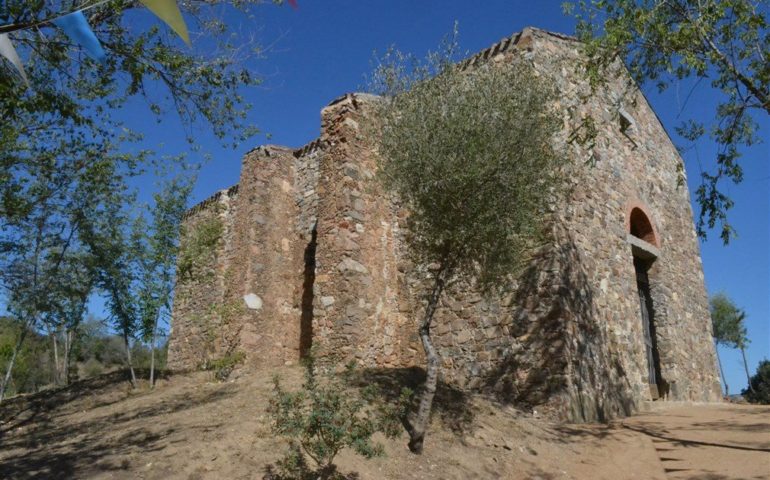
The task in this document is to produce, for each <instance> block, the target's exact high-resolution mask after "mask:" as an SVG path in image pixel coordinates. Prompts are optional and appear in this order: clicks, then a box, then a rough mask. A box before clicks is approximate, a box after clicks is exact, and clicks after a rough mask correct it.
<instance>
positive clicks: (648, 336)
mask: <svg viewBox="0 0 770 480" xmlns="http://www.w3.org/2000/svg"><path fill="white" fill-rule="evenodd" d="M651 263H652V262H651V261H650V260H644V259H642V258H639V257H637V256H634V268H635V270H636V287H637V290H638V292H639V307H640V309H641V313H642V331H643V334H644V348H645V354H646V357H647V376H648V383H649V385H650V394H651V395H652V399H653V400H657V399H658V398H660V396H661V386H663V385H664V381H663V378H662V377H661V375H660V354H659V352H658V342H657V335H656V333H655V309H654V308H653V302H652V296H651V295H650V280H649V276H648V274H647V272H648V270H649V268H650V264H651Z"/></svg>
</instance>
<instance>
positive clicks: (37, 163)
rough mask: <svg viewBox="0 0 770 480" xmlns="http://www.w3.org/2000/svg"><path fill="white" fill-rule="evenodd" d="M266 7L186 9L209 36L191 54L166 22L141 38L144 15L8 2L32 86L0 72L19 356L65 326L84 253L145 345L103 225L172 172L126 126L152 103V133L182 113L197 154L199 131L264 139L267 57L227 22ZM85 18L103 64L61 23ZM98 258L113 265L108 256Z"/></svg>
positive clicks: (9, 266)
mask: <svg viewBox="0 0 770 480" xmlns="http://www.w3.org/2000/svg"><path fill="white" fill-rule="evenodd" d="M86 3H88V2H86ZM226 3H227V4H229V5H230V6H229V7H228V6H227V5H225V4H226ZM261 3H262V2H260V1H259V0H245V1H238V2H221V1H216V0H215V1H208V0H191V1H186V2H181V3H180V5H181V6H182V9H183V11H184V13H185V18H186V20H187V21H188V23H189V24H190V26H191V27H193V29H194V31H193V35H194V36H195V34H196V33H201V34H203V35H204V36H205V41H202V42H197V43H196V47H195V49H192V50H191V49H189V48H188V47H186V46H184V44H183V43H182V42H181V41H180V40H179V39H178V38H177V37H176V36H175V35H169V34H168V32H167V28H166V27H165V26H163V25H162V23H161V22H160V20H157V19H156V20H153V21H152V22H151V23H150V25H149V26H147V28H142V27H141V26H138V25H139V22H136V21H134V18H133V17H131V18H129V17H128V16H127V15H130V14H128V12H129V11H136V10H138V9H139V8H140V7H141V5H140V2H135V1H129V0H114V1H109V2H95V3H94V2H90V3H89V4H88V5H86V4H85V3H83V2H41V1H35V2H30V1H27V0H7V1H3V2H0V18H2V21H1V22H0V23H1V24H0V33H4V34H6V33H7V34H8V35H9V38H10V39H11V41H12V42H13V43H14V44H15V46H16V49H17V50H18V53H19V55H20V57H22V58H23V60H24V66H25V70H26V77H27V79H28V80H29V86H27V85H26V84H25V82H23V81H21V79H20V77H19V75H18V73H17V72H16V71H15V69H14V68H13V67H12V66H10V64H9V63H8V62H6V61H5V60H4V59H3V60H2V61H0V112H1V113H2V118H3V124H2V127H1V128H0V302H2V304H3V307H4V309H5V310H8V311H10V312H11V313H12V315H11V316H12V317H13V318H14V320H15V321H17V322H19V323H20V328H19V331H20V332H21V335H20V337H19V338H18V344H17V345H18V346H17V348H15V349H14V351H16V352H18V351H19V350H20V348H21V347H22V346H23V343H24V340H25V338H26V337H27V332H30V331H33V330H35V329H38V328H43V325H41V323H40V322H41V321H42V318H43V316H44V315H48V317H49V319H52V318H53V313H51V312H52V310H51V309H52V303H53V299H54V298H55V297H56V296H57V295H59V294H58V293H55V292H56V290H57V289H59V288H64V287H66V286H67V280H66V278H65V277H64V276H62V275H60V269H61V267H62V261H63V260H64V259H66V258H70V256H69V254H70V253H71V252H72V251H78V252H82V251H85V252H87V253H88V255H89V256H91V257H92V258H95V259H98V260H100V261H102V265H97V264H96V263H89V268H90V269H92V270H94V271H96V270H99V271H100V272H101V273H100V274H99V275H98V278H97V283H96V284H95V286H97V287H98V288H99V289H100V290H101V291H102V292H110V293H109V294H108V297H109V298H108V304H109V305H111V307H112V310H113V314H114V315H113V317H114V318H116V319H117V318H121V319H122V320H120V321H121V322H123V323H125V326H126V328H125V329H123V330H121V331H123V332H124V333H126V334H127V335H128V334H133V330H132V329H133V327H131V328H128V323H130V322H128V318H129V317H131V316H133V315H134V312H131V311H129V310H128V307H127V306H125V304H126V302H128V300H129V297H128V290H127V287H126V286H125V285H124V284H123V282H124V280H125V279H124V278H122V277H120V276H118V277H116V278H113V279H109V278H108V277H107V276H108V273H107V272H109V274H110V275H111V274H120V272H121V271H122V270H121V268H118V267H119V262H120V259H111V258H110V254H111V253H115V252H110V248H111V247H109V246H108V244H109V243H110V242H109V241H108V240H110V239H111V240H116V238H114V229H113V230H112V231H111V229H112V226H111V225H110V224H109V222H107V223H105V222H99V221H98V219H99V217H100V216H103V215H107V216H110V215H112V216H113V217H115V216H116V215H117V213H115V212H117V211H119V210H120V209H124V208H125V209H127V210H130V209H131V208H132V207H133V205H134V202H135V196H134V195H132V188H131V186H130V185H131V183H130V179H131V178H135V177H136V176H138V175H140V174H143V173H147V172H148V171H149V170H150V168H151V167H153V166H155V165H158V164H162V163H164V162H165V159H158V158H156V157H155V156H154V155H153V152H151V151H148V150H145V149H140V148H134V147H136V143H135V142H137V141H139V140H141V138H142V133H143V132H141V131H132V130H131V129H130V128H129V127H128V126H127V125H126V123H125V122H124V121H123V119H122V118H121V116H120V115H119V114H118V113H117V112H118V111H119V110H120V109H121V108H122V107H124V106H126V105H127V104H129V103H130V102H131V101H132V100H141V101H143V102H145V103H146V104H147V105H148V107H149V108H148V109H147V111H146V112H145V113H146V115H147V120H148V122H149V123H153V122H157V123H160V122H161V121H164V120H165V119H166V118H167V114H169V113H172V114H174V113H175V114H177V115H178V117H179V118H180V119H181V122H182V124H183V127H184V128H185V129H186V131H187V135H186V137H187V139H188V140H189V141H190V142H191V143H192V144H195V140H196V139H195V136H194V135H193V133H192V132H193V130H194V129H200V128H204V129H206V130H207V131H210V132H212V133H213V134H214V135H215V136H217V137H218V138H220V139H223V140H224V139H227V143H228V144H237V143H238V142H240V141H242V140H244V139H246V138H249V137H250V136H252V135H253V134H254V133H255V132H256V130H255V129H254V128H253V126H252V125H250V124H249V123H248V120H247V119H246V112H247V111H248V109H249V107H250V105H248V103H247V102H246V101H245V99H244V97H243V95H242V87H246V86H250V85H254V84H256V83H258V82H259V79H258V78H255V77H254V75H253V74H252V73H251V70H250V68H249V66H248V65H247V61H248V59H250V58H254V56H255V55H256V54H257V53H258V52H257V51H256V50H257V45H256V44H254V42H253V39H252V38H237V33H238V32H235V31H233V29H232V28H231V24H228V23H227V22H225V21H223V19H222V12H223V8H224V9H228V8H234V9H238V10H240V11H241V12H244V13H246V14H251V13H253V12H254V8H255V7H257V6H258V5H259V4H261ZM276 3H280V2H276ZM83 6H88V7H89V9H88V10H87V11H86V12H85V15H86V16H87V17H88V21H89V23H90V25H91V27H92V29H93V30H94V32H95V34H96V36H97V37H98V38H99V40H100V42H101V44H102V45H103V46H104V48H105V50H106V52H107V55H106V58H105V59H104V61H103V62H100V61H96V60H94V59H92V58H90V57H89V56H88V55H85V54H84V53H83V52H82V51H81V49H80V48H78V47H77V46H76V45H73V42H72V41H71V40H70V39H69V38H68V37H67V36H66V35H65V34H64V33H63V32H62V31H61V30H60V29H58V28H56V27H55V26H54V24H53V23H52V22H51V21H50V19H52V18H55V17H57V16H60V15H62V14H65V13H69V12H70V11H74V10H77V9H79V8H80V7H83ZM142 8H143V7H142ZM145 11H146V10H145ZM146 14H147V15H148V18H152V17H151V14H150V13H149V12H148V11H146ZM148 122H145V124H146V123H148ZM128 150H134V151H133V152H132V153H130V154H129V153H126V152H127V151H128ZM89 242H91V243H92V244H90V245H89ZM94 242H96V243H100V244H99V245H97V244H96V243H94ZM113 243H114V242H113ZM113 247H114V245H113ZM100 252H101V253H105V254H106V255H96V254H98V253H100ZM97 284H98V285H97ZM116 321H117V320H116ZM126 341H128V338H127V339H126ZM127 355H130V350H127ZM15 361H16V355H15V354H12V357H11V359H10V360H9V363H8V365H7V369H6V372H5V375H4V376H3V377H2V379H0V402H1V401H2V399H3V397H4V395H5V388H6V385H7V383H8V381H9V380H10V378H11V374H12V370H13V366H14V363H15Z"/></svg>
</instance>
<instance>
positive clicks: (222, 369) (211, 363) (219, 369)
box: [201, 351, 246, 382]
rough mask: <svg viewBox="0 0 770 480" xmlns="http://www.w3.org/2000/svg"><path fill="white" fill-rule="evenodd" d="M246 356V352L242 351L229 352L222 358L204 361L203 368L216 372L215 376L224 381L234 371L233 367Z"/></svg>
mask: <svg viewBox="0 0 770 480" xmlns="http://www.w3.org/2000/svg"><path fill="white" fill-rule="evenodd" d="M245 358H246V354H245V353H243V352H241V351H235V352H229V353H226V354H225V355H223V356H222V357H220V358H217V359H214V360H208V361H206V362H204V363H203V365H201V369H202V370H210V371H212V372H214V378H215V379H217V380H219V381H220V382H224V381H225V380H227V378H228V377H229V376H230V374H231V373H233V369H234V368H235V367H236V366H237V365H238V364H239V363H241V362H243V360H244V359H245Z"/></svg>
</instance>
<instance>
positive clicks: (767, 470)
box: [622, 403, 770, 480]
mask: <svg viewBox="0 0 770 480" xmlns="http://www.w3.org/2000/svg"><path fill="white" fill-rule="evenodd" d="M654 407H655V408H654V410H653V411H652V412H648V413H645V414H641V415H637V416H635V417H632V418H628V419H625V420H624V421H623V422H622V425H623V426H624V427H625V428H626V429H628V430H631V431H633V432H635V433H638V434H641V435H645V436H647V437H648V438H650V440H651V441H652V443H653V445H654V447H655V451H656V453H657V455H658V458H659V460H660V462H661V464H662V465H663V468H664V471H665V472H666V475H667V478H669V479H672V480H673V479H702V480H727V479H758V480H759V479H770V407H759V406H748V405H730V404H717V405H713V404H711V405H677V404H671V403H669V404H666V403H661V404H655V405H654Z"/></svg>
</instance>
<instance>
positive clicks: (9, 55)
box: [0, 33, 29, 88]
mask: <svg viewBox="0 0 770 480" xmlns="http://www.w3.org/2000/svg"><path fill="white" fill-rule="evenodd" d="M0 55H2V56H3V57H5V58H6V59H7V60H8V61H9V62H11V63H12V64H13V66H14V67H16V70H18V72H19V75H21V78H22V79H23V80H24V83H26V84H27V88H29V80H27V74H26V73H24V66H23V65H22V64H21V60H20V59H19V55H18V54H17V53H16V49H15V48H13V43H11V39H10V37H8V34H7V33H0Z"/></svg>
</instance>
